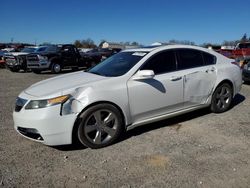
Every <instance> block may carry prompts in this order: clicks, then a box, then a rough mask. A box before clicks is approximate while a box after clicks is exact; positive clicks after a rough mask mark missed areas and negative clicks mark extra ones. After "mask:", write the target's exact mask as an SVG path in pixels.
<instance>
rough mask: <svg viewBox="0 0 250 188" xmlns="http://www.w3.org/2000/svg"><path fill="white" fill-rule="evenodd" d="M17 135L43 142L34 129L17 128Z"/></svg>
mask: <svg viewBox="0 0 250 188" xmlns="http://www.w3.org/2000/svg"><path fill="white" fill-rule="evenodd" d="M17 130H18V132H19V133H21V134H22V135H24V136H27V137H29V138H32V139H35V140H40V141H43V137H42V136H41V135H40V134H39V133H38V131H37V130H36V129H32V128H24V127H17Z"/></svg>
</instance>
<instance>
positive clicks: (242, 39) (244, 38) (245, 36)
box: [240, 33, 248, 42]
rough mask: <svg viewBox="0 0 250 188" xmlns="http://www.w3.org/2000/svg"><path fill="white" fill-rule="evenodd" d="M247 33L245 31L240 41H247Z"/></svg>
mask: <svg viewBox="0 0 250 188" xmlns="http://www.w3.org/2000/svg"><path fill="white" fill-rule="evenodd" d="M247 41H248V40H247V34H246V33H245V34H244V35H243V36H242V38H241V39H240V42H247Z"/></svg>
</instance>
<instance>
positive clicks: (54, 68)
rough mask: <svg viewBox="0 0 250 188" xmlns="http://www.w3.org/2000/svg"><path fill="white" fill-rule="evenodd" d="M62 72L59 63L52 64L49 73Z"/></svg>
mask: <svg viewBox="0 0 250 188" xmlns="http://www.w3.org/2000/svg"><path fill="white" fill-rule="evenodd" d="M61 70H62V67H61V65H60V64H59V63H53V64H52V66H51V72H52V73H60V72H61Z"/></svg>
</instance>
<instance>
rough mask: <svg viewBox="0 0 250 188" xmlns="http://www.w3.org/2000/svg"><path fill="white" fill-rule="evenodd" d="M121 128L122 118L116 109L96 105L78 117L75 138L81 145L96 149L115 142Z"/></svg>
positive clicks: (122, 125) (111, 106)
mask: <svg viewBox="0 0 250 188" xmlns="http://www.w3.org/2000/svg"><path fill="white" fill-rule="evenodd" d="M123 128H124V123H123V118H122V115H121V113H120V112H119V110H118V109H117V108H116V107H114V106H113V105H110V104H98V105H96V106H92V107H90V108H89V109H87V110H86V111H84V112H83V113H82V114H81V115H80V121H79V125H78V131H77V134H78V135H77V136H78V139H79V141H80V142H81V143H82V144H83V145H85V146H87V147H90V148H93V149H97V148H102V147H105V146H108V145H110V144H113V143H114V142H115V141H117V139H118V138H119V136H120V135H121V133H122V131H123Z"/></svg>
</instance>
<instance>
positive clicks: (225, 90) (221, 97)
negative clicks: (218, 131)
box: [211, 83, 233, 113]
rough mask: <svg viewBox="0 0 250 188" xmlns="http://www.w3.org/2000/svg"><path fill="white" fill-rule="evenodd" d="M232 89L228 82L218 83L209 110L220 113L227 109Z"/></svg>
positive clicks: (229, 104)
mask: <svg viewBox="0 0 250 188" xmlns="http://www.w3.org/2000/svg"><path fill="white" fill-rule="evenodd" d="M232 99H233V90H232V87H231V86H230V85H229V84H228V83H223V84H221V85H219V86H218V87H217V88H216V89H215V91H214V93H213V97H212V101H211V111H212V112H214V113H222V112H225V111H227V110H228V109H229V108H230V106H231V103H232Z"/></svg>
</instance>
